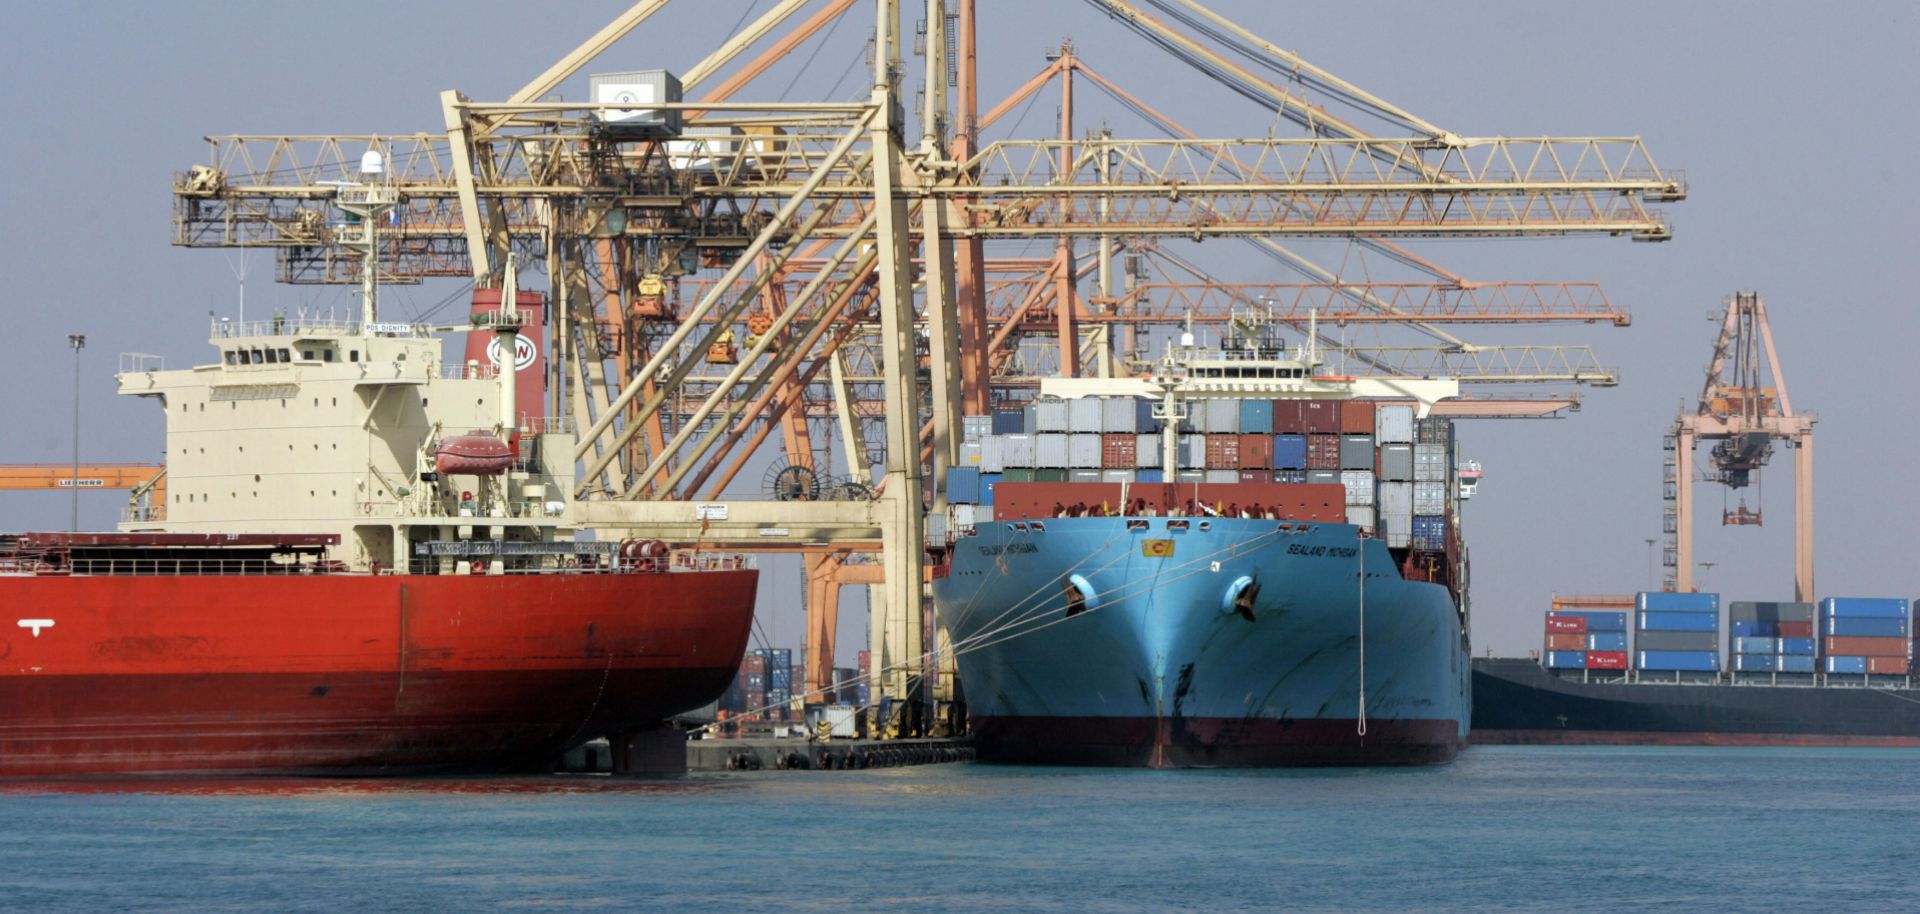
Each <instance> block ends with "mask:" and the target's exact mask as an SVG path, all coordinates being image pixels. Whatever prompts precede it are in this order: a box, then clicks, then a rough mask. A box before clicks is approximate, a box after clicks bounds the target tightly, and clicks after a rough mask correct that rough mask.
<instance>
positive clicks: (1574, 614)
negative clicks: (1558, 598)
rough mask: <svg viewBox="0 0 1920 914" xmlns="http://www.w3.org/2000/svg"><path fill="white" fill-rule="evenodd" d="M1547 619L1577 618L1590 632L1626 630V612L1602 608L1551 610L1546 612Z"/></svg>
mask: <svg viewBox="0 0 1920 914" xmlns="http://www.w3.org/2000/svg"><path fill="white" fill-rule="evenodd" d="M1547 618H1549V619H1578V620H1580V622H1581V624H1583V625H1585V626H1586V631H1590V632H1624V631H1626V630H1627V614H1626V613H1623V612H1608V611H1604V610H1593V609H1588V610H1569V609H1562V610H1553V611H1550V612H1548V613H1547Z"/></svg>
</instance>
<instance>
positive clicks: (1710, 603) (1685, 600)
mask: <svg viewBox="0 0 1920 914" xmlns="http://www.w3.org/2000/svg"><path fill="white" fill-rule="evenodd" d="M1635 605H1636V606H1637V607H1638V608H1639V609H1642V610H1648V609H1651V610H1658V611H1660V612H1677V613H1714V614H1715V616H1716V617H1717V616H1718V614H1719V612H1720V595H1719V594H1717V593H1670V592H1667V591H1645V592H1642V593H1641V594H1640V595H1639V597H1638V598H1637V599H1636V602H1635Z"/></svg>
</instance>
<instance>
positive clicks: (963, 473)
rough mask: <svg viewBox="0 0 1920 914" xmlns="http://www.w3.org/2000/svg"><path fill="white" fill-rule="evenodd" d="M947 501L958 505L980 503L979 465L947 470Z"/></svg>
mask: <svg viewBox="0 0 1920 914" xmlns="http://www.w3.org/2000/svg"><path fill="white" fill-rule="evenodd" d="M947 501H948V502H951V503H953V504H956V505H977V504H980V468H979V467H952V468H950V469H948V470H947Z"/></svg>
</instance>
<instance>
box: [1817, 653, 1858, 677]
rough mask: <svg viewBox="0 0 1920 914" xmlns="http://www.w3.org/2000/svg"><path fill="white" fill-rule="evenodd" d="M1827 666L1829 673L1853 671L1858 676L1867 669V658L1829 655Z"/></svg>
mask: <svg viewBox="0 0 1920 914" xmlns="http://www.w3.org/2000/svg"><path fill="white" fill-rule="evenodd" d="M1826 668H1827V672H1829V673H1852V674H1854V675H1856V676H1857V675H1860V674H1863V673H1865V672H1866V671H1867V658H1865V657H1828V658H1827V663H1826Z"/></svg>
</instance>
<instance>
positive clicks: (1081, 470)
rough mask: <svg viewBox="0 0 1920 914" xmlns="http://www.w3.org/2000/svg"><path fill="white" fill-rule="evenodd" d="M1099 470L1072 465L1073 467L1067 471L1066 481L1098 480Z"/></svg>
mask: <svg viewBox="0 0 1920 914" xmlns="http://www.w3.org/2000/svg"><path fill="white" fill-rule="evenodd" d="M1100 472H1101V471H1100V470H1098V469H1087V468H1086V467H1074V468H1073V469H1071V470H1068V471H1067V481H1068V482H1099V481H1100Z"/></svg>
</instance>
